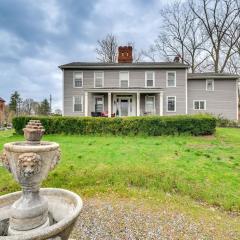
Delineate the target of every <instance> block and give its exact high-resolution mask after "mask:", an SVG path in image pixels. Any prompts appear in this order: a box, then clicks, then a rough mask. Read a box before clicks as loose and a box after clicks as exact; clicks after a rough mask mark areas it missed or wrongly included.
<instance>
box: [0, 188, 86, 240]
mask: <svg viewBox="0 0 240 240" xmlns="http://www.w3.org/2000/svg"><path fill="white" fill-rule="evenodd" d="M21 195H22V192H15V193H10V194H7V195H4V196H1V197H0V240H3V239H4V240H45V239H51V240H54V239H56V240H67V239H68V238H69V235H70V232H71V230H72V228H73V226H74V223H75V222H76V220H77V217H78V216H79V214H80V211H81V209H82V200H81V198H80V197H79V196H78V195H77V194H75V193H73V192H70V191H68V190H64V189H57V188H41V189H40V196H43V197H44V198H45V199H46V200H47V202H48V213H49V215H50V216H51V219H52V223H51V225H50V226H46V227H44V228H42V229H37V230H31V231H27V233H26V234H19V235H13V236H5V235H3V233H4V232H5V233H6V232H7V229H8V220H9V218H10V216H11V214H10V212H11V206H12V205H13V203H14V202H16V201H17V200H18V199H19V198H20V197H21Z"/></svg>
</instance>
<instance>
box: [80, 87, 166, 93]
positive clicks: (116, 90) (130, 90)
mask: <svg viewBox="0 0 240 240" xmlns="http://www.w3.org/2000/svg"><path fill="white" fill-rule="evenodd" d="M84 91H85V92H97V93H159V92H162V91H163V88H145V87H143V88H139V87H138V88H134V87H129V88H118V87H112V88H88V89H85V90H84Z"/></svg>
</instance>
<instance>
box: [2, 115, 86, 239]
mask: <svg viewBox="0 0 240 240" xmlns="http://www.w3.org/2000/svg"><path fill="white" fill-rule="evenodd" d="M23 130H24V136H25V137H26V142H13V143H7V144H5V145H4V152H3V155H2V156H1V160H2V163H3V165H4V166H5V167H6V168H7V170H8V171H9V172H11V173H12V174H13V176H14V178H15V180H16V181H17V182H18V183H19V184H20V185H21V187H22V195H21V196H20V195H19V194H18V195H17V196H18V198H17V199H15V201H13V202H11V199H13V198H12V196H13V195H7V196H3V197H1V198H0V210H2V211H3V212H4V214H3V218H2V219H0V223H1V225H0V233H1V232H2V233H1V235H6V233H5V232H6V228H8V231H7V232H8V233H7V235H8V236H15V235H27V236H29V235H31V234H32V233H33V234H34V233H35V232H37V233H38V234H40V233H46V230H47V229H48V227H50V228H51V227H52V226H55V227H56V225H57V223H58V221H60V220H62V218H63V217H64V216H67V215H68V214H67V212H66V209H67V210H69V208H74V207H73V203H72V202H71V197H73V196H71V195H69V194H70V193H68V195H66V196H68V197H65V198H64V197H62V196H61V194H59V193H63V192H62V190H61V191H60V190H59V191H58V190H51V191H54V193H55V198H52V199H51V201H48V199H47V198H46V196H45V195H47V196H49V195H51V193H49V191H50V190H48V191H45V192H46V194H40V193H39V189H40V186H41V183H42V181H43V180H44V179H45V178H46V177H47V175H48V173H49V171H51V170H53V169H54V168H55V166H56V164H57V163H58V161H59V160H60V155H61V153H60V148H59V145H58V144H57V143H54V142H41V137H42V135H43V133H44V131H45V130H44V129H43V127H42V125H41V123H40V121H37V120H31V121H30V122H29V123H28V125H27V126H26V128H24V129H23ZM68 198H69V199H68ZM74 198H75V200H78V201H80V203H81V199H80V198H79V197H78V198H77V197H76V196H74ZM9 202H11V204H10V203H9ZM1 203H4V204H5V205H6V206H7V210H5V208H4V206H5V205H2V206H1ZM50 205H51V207H50ZM9 206H11V207H9ZM60 207H62V209H61V208H60ZM50 210H51V211H50ZM59 211H61V213H59ZM77 212H78V214H79V212H80V210H79V209H78V210H77ZM62 213H65V214H64V215H62ZM74 213H75V212H74ZM75 218H76V217H75ZM74 221H75V220H74ZM66 224H67V225H68V223H67V222H66ZM49 231H50V230H49ZM62 231H63V232H62V234H63V236H62V239H68V236H69V233H70V229H69V228H68V227H67V226H66V227H65V228H64V229H62ZM50 232H51V231H50ZM60 232H61V229H60ZM1 235H0V236H1ZM50 236H51V237H52V236H55V233H53V235H50ZM18 239H20V238H18ZM23 239H25V238H23ZM27 239H28V238H27ZM31 239H33V238H31ZM38 239H46V238H38Z"/></svg>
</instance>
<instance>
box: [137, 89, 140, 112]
mask: <svg viewBox="0 0 240 240" xmlns="http://www.w3.org/2000/svg"><path fill="white" fill-rule="evenodd" d="M137 116H140V93H139V92H137Z"/></svg>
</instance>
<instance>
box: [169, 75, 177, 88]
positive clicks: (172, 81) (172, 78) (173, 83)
mask: <svg viewBox="0 0 240 240" xmlns="http://www.w3.org/2000/svg"><path fill="white" fill-rule="evenodd" d="M167 87H176V72H175V71H168V72H167Z"/></svg>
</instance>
